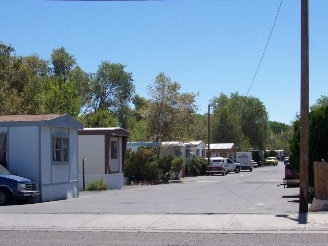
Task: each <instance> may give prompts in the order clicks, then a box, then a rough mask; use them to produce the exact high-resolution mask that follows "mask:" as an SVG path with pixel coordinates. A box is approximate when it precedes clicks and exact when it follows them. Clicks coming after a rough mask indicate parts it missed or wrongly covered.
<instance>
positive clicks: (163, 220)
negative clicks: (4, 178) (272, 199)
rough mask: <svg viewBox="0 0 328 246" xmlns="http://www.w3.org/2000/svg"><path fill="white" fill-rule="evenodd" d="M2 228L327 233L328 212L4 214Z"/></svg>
mask: <svg viewBox="0 0 328 246" xmlns="http://www.w3.org/2000/svg"><path fill="white" fill-rule="evenodd" d="M0 230H47V231H124V232H126V231H131V232H177V231H182V232H206V233H263V232H268V233H273V232H275V233H276V232H280V233H290V232H293V233H306V232H309V233H310V232H320V233H327V232H328V214H326V213H308V214H307V216H306V214H301V215H300V216H299V214H290V215H270V214H211V215H204V214H202V215H199V214H153V215H149V214H138V215H127V214H123V215H119V214H1V215H0Z"/></svg>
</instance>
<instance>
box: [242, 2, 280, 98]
mask: <svg viewBox="0 0 328 246" xmlns="http://www.w3.org/2000/svg"><path fill="white" fill-rule="evenodd" d="M283 1H284V0H281V2H280V5H279V8H278V11H277V14H276V18H275V20H274V23H273V26H272V29H271V32H270V35H269V38H268V41H267V43H266V45H265V48H264V51H263V53H262V57H261V60H260V63H259V65H258V67H257V69H256V72H255V74H254V77H253V80H252V83H251V85H250V87H249V89H248V91H247V93H246V97H247V95H248V92H249V91H250V89H251V88H252V85H253V82H254V80H255V77H256V75H257V72H258V71H259V69H260V66H261V63H262V60H263V57H264V54H265V51H266V49H267V47H268V44H269V42H270V39H271V36H272V33H273V29H274V27H275V25H276V22H277V19H278V15H279V11H280V8H281V5H282V2H283Z"/></svg>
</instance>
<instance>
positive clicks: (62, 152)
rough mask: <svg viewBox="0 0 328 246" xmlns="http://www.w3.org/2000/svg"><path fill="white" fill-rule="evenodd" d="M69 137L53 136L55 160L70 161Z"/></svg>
mask: <svg viewBox="0 0 328 246" xmlns="http://www.w3.org/2000/svg"><path fill="white" fill-rule="evenodd" d="M68 143H69V141H68V138H66V137H53V138H52V160H53V161H55V162H66V161H69V159H68V156H69V149H68Z"/></svg>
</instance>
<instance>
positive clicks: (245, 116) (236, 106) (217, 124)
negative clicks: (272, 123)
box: [211, 93, 268, 150]
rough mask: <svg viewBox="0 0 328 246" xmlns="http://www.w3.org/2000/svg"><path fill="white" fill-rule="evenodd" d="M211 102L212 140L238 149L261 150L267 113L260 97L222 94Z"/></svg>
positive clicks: (265, 130)
mask: <svg viewBox="0 0 328 246" xmlns="http://www.w3.org/2000/svg"><path fill="white" fill-rule="evenodd" d="M211 104H212V105H213V106H214V109H213V111H214V113H213V116H212V117H211V141H214V142H232V143H235V144H236V145H237V146H238V147H239V150H249V149H250V148H251V147H253V148H255V149H264V147H265V139H266V136H267V123H268V114H267V112H266V110H265V107H264V105H263V103H262V102H261V101H260V100H259V99H257V98H254V97H245V96H240V95H238V93H232V94H231V96H230V98H229V97H227V96H226V95H225V94H222V93H221V94H220V96H219V97H214V98H213V99H212V102H211Z"/></svg>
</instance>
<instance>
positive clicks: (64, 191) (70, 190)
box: [41, 182, 79, 202]
mask: <svg viewBox="0 0 328 246" xmlns="http://www.w3.org/2000/svg"><path fill="white" fill-rule="evenodd" d="M41 193H42V202H49V201H55V200H64V199H70V198H75V197H79V191H78V183H77V182H72V183H66V184H57V185H49V186H43V187H42V188H41Z"/></svg>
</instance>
